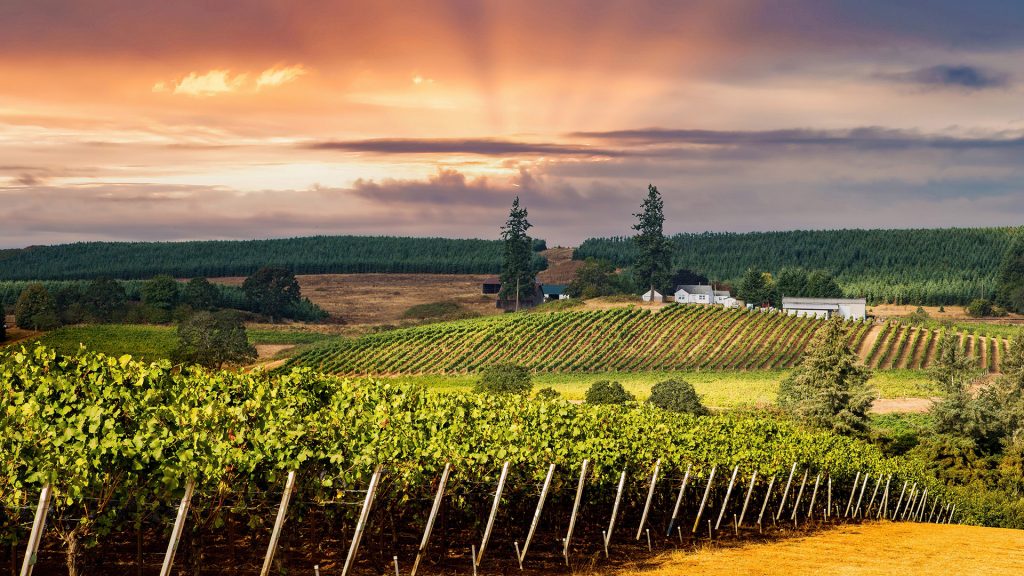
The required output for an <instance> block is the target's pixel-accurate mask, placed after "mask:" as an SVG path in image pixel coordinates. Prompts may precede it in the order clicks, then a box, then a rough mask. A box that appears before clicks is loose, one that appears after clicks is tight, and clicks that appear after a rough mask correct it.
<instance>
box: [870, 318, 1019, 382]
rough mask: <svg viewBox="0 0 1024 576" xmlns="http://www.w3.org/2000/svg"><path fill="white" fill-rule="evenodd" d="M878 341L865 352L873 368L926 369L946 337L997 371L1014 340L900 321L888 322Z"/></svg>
mask: <svg viewBox="0 0 1024 576" xmlns="http://www.w3.org/2000/svg"><path fill="white" fill-rule="evenodd" d="M874 332H875V338H876V339H875V341H874V343H873V344H872V345H871V346H870V347H869V348H868V349H867V350H864V349H861V355H862V359H863V360H864V363H865V364H866V365H868V366H870V367H872V368H878V369H883V370H886V369H893V368H909V369H922V368H927V367H929V366H931V365H932V362H933V361H934V359H935V351H936V349H937V348H938V344H939V340H940V339H941V338H942V337H943V335H945V337H947V338H954V339H956V341H957V345H958V346H959V347H960V350H962V351H963V352H964V353H965V354H966V355H968V356H971V357H973V358H974V359H975V360H976V361H977V363H978V367H979V368H980V369H982V370H985V371H988V372H997V371H998V370H999V362H1000V359H1001V358H1002V357H1003V355H1005V354H1006V352H1007V351H1008V350H1009V347H1010V340H1009V339H1008V338H1000V337H995V336H991V335H982V334H977V333H973V332H971V331H949V332H945V331H943V330H936V329H933V328H929V327H923V326H911V325H909V324H905V323H902V322H897V321H887V322H884V323H883V324H882V325H881V326H878V327H876V328H875V329H874Z"/></svg>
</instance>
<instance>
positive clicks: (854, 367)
mask: <svg viewBox="0 0 1024 576" xmlns="http://www.w3.org/2000/svg"><path fill="white" fill-rule="evenodd" d="M848 336H849V335H848V333H847V330H846V327H845V325H844V324H843V320H842V319H841V318H839V317H835V318H832V319H831V320H829V321H828V323H827V324H826V325H825V327H824V328H823V329H822V330H821V331H820V332H819V333H818V335H817V336H816V337H815V342H814V344H813V345H812V346H811V348H810V352H809V353H808V354H807V355H806V356H805V357H804V359H803V361H802V362H801V363H800V366H798V367H797V368H796V370H794V371H793V373H792V374H791V375H790V376H789V377H788V378H786V379H785V380H783V381H782V383H781V384H780V385H779V396H778V398H779V406H781V407H782V409H783V410H785V411H786V412H788V413H790V414H791V415H792V416H794V417H796V418H797V419H799V420H801V421H803V422H806V423H808V424H811V425H813V426H817V427H820V428H826V429H831V430H833V431H835V432H838V433H840V434H848V435H864V434H866V433H867V430H868V410H870V409H871V404H872V403H874V401H875V392H874V390H873V389H872V388H871V387H870V386H869V385H868V378H870V377H871V370H870V369H868V368H867V367H865V366H864V365H862V364H861V363H860V358H858V356H857V354H856V353H855V352H854V351H853V350H852V349H851V348H850V346H849V344H848V343H847V342H848Z"/></svg>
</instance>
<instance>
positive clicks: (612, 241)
mask: <svg viewBox="0 0 1024 576" xmlns="http://www.w3.org/2000/svg"><path fill="white" fill-rule="evenodd" d="M1014 230H1016V228H947V229H929V230H811V231H805V230H797V231H791V232H751V233H742V234H741V233H717V232H707V233H703V234H678V235H676V236H673V237H672V241H673V243H674V245H675V256H674V263H675V266H676V267H681V268H688V269H690V270H693V271H695V272H699V273H701V274H704V275H705V276H708V277H709V278H711V279H712V280H718V281H725V282H737V281H738V280H739V278H740V277H741V276H742V274H743V272H744V271H745V270H746V269H747V268H756V269H758V270H761V271H768V272H772V273H773V274H777V273H778V272H779V270H781V269H782V268H784V267H786V266H802V267H804V268H807V269H809V270H814V269H819V270H827V271H829V272H831V273H832V274H834V275H835V276H836V278H837V280H838V281H839V283H840V285H841V286H842V287H843V290H844V292H846V294H847V295H848V296H858V297H859V296H863V297H866V298H868V299H869V300H870V301H871V302H874V303H882V302H885V303H901V304H934V305H938V304H965V303H967V302H969V301H970V300H971V299H973V298H979V297H991V295H992V292H993V291H994V288H995V278H996V272H997V270H998V268H999V262H1000V260H1001V259H1002V257H1003V252H1004V251H1005V250H1006V247H1007V246H1008V245H1009V241H1010V237H1011V235H1012V233H1013V231H1014ZM573 257H574V258H576V259H585V258H591V257H593V258H602V259H606V260H610V261H612V262H614V263H615V264H617V265H619V266H630V265H631V264H632V263H633V261H634V259H635V249H634V247H633V244H632V242H631V241H630V239H628V238H592V239H589V240H587V241H585V242H583V244H581V245H580V247H579V248H577V249H576V252H575V254H574V256H573Z"/></svg>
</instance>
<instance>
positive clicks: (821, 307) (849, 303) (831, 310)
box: [782, 297, 867, 320]
mask: <svg viewBox="0 0 1024 576" xmlns="http://www.w3.org/2000/svg"><path fill="white" fill-rule="evenodd" d="M782 310H783V311H784V312H785V313H786V314H789V315H791V316H814V317H816V318H831V317H833V316H837V315H838V316H841V317H842V318H844V319H846V320H850V319H853V320H863V319H864V318H865V317H866V316H867V300H866V299H865V298H787V297H783V298H782Z"/></svg>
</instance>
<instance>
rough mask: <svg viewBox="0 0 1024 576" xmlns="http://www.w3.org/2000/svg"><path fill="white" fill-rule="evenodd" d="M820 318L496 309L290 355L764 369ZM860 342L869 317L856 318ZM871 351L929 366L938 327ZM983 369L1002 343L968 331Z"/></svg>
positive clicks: (786, 361)
mask: <svg viewBox="0 0 1024 576" xmlns="http://www.w3.org/2000/svg"><path fill="white" fill-rule="evenodd" d="M824 324H825V322H824V321H823V320H819V319H815V318H807V317H796V316H787V315H784V314H781V313H771V312H759V311H747V310H745V309H725V308H720V307H716V306H697V305H678V304H673V305H669V306H666V307H665V308H664V309H662V311H660V312H652V311H649V310H643V309H640V308H635V307H634V308H618V309H612V310H600V311H582V312H581V311H570V312H557V313H550V314H525V315H515V316H499V317H491V318H482V319H474V320H465V321H459V322H449V323H441V324H431V325H428V326H421V327H416V328H409V329H404V330H395V331H391V332H387V333H382V334H373V335H370V336H365V337H362V338H358V339H353V340H345V341H341V342H336V343H332V344H329V345H324V346H321V347H317V348H313V349H311V350H309V351H307V352H305V353H303V354H300V355H299V356H297V357H295V358H294V359H293V360H291V362H290V365H291V366H308V367H311V368H315V369H317V370H323V371H326V372H332V373H338V374H416V373H465V372H475V371H477V370H479V369H481V368H483V367H486V366H489V365H493V364H499V363H504V362H510V363H514V364H518V365H521V366H525V367H527V368H529V369H531V370H534V371H538V372H604V371H619V372H639V371H648V370H694V369H700V370H725V369H728V370H758V369H773V368H790V367H793V366H795V365H796V364H797V363H799V361H800V359H801V357H802V355H803V352H804V350H805V348H806V347H807V345H808V343H809V342H810V341H811V339H812V337H813V336H814V334H815V333H816V331H817V330H818V329H820V328H821V327H822V326H824ZM848 326H849V331H850V344H851V345H852V347H853V348H854V350H860V349H861V348H863V347H864V344H865V340H866V338H867V336H868V334H869V333H870V332H871V331H872V330H878V328H877V327H874V325H873V324H871V323H866V322H850V323H849V324H848ZM882 330H883V331H884V333H883V334H880V335H879V337H878V338H877V340H875V342H874V344H873V345H872V347H871V349H870V355H869V358H868V360H869V364H870V365H871V366H875V367H883V368H892V367H904V368H910V367H913V368H924V367H927V366H929V365H930V363H931V361H932V356H931V354H932V353H933V351H934V350H933V349H934V346H935V344H936V342H937V340H938V338H939V333H938V332H935V331H931V330H918V329H913V330H910V329H905V328H901V327H899V326H897V325H891V326H890V325H889V324H886V325H884V326H883V327H882ZM962 345H963V346H964V348H965V349H967V351H968V352H969V353H971V354H973V355H975V357H977V358H979V362H980V363H982V365H983V366H985V367H988V366H989V362H992V361H994V359H995V358H996V357H997V354H996V352H994V349H995V348H996V347H999V348H1000V349H1004V348H1005V346H1006V343H1005V341H1002V340H999V341H997V340H996V339H993V338H981V337H975V336H964V337H962Z"/></svg>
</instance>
